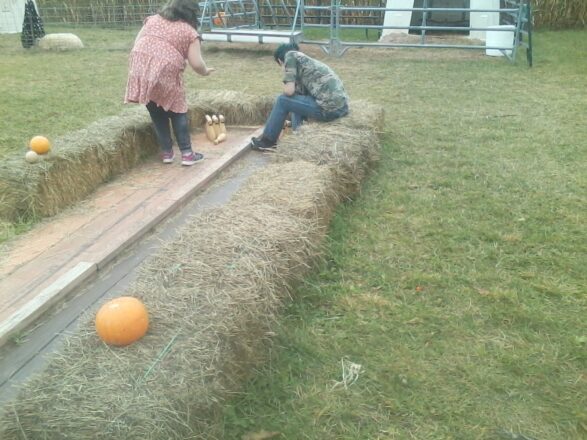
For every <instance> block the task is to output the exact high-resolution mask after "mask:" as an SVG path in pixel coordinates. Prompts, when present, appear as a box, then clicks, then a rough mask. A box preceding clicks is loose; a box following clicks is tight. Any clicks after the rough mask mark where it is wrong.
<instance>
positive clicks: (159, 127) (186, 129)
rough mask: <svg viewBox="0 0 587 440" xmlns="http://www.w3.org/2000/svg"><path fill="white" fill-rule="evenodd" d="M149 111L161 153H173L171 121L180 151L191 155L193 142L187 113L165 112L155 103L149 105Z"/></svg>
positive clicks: (151, 102)
mask: <svg viewBox="0 0 587 440" xmlns="http://www.w3.org/2000/svg"><path fill="white" fill-rule="evenodd" d="M147 110H149V114H150V115H151V120H152V121H153V125H154V126H155V133H156V134H157V140H158V141H159V146H160V147H161V151H163V152H171V150H172V148H173V140H172V139H171V130H170V128H169V121H171V126H172V127H173V133H174V134H175V139H176V140H177V144H178V145H179V149H180V150H181V152H182V153H191V151H192V140H191V137H190V123H189V121H188V115H187V113H174V112H172V111H168V110H164V109H163V107H159V106H158V105H157V104H155V103H154V102H153V101H150V102H149V103H148V104H147Z"/></svg>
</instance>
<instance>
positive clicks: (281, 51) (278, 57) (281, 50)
mask: <svg viewBox="0 0 587 440" xmlns="http://www.w3.org/2000/svg"><path fill="white" fill-rule="evenodd" d="M292 50H296V51H297V50H300V47H299V46H298V45H297V44H296V43H285V44H281V45H280V46H279V47H278V48H277V49H275V52H273V58H275V62H276V63H277V64H279V62H280V61H281V62H282V63H283V60H284V59H285V54H286V53H288V52H290V51H292Z"/></svg>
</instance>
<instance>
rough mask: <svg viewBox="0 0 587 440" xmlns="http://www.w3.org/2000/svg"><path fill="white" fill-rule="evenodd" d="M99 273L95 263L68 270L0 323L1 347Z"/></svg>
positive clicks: (82, 262) (86, 263)
mask: <svg viewBox="0 0 587 440" xmlns="http://www.w3.org/2000/svg"><path fill="white" fill-rule="evenodd" d="M96 271H97V266H96V264H95V263H91V262H87V261H81V262H79V263H77V264H76V265H75V266H74V267H73V268H71V269H69V270H67V272H65V273H64V274H63V275H61V276H60V277H59V278H58V279H57V280H56V281H55V282H53V283H52V284H51V285H50V286H49V287H47V288H45V289H43V290H42V291H41V292H40V293H39V294H38V295H36V296H35V297H34V298H33V299H32V300H30V301H29V302H28V303H26V304H25V305H24V306H22V307H21V308H20V309H18V310H17V311H16V312H14V313H13V314H12V315H11V316H10V317H9V318H8V319H7V320H5V321H3V322H0V345H2V344H4V343H5V342H6V341H7V340H8V339H9V338H10V336H11V335H13V334H14V333H16V332H18V331H21V330H23V329H24V328H25V327H26V326H27V325H29V324H30V323H32V322H33V321H34V320H35V319H36V318H37V317H38V316H40V315H41V314H42V313H44V312H45V311H46V310H48V309H49V307H51V306H52V305H53V304H55V303H56V302H57V301H59V300H60V299H62V298H63V297H64V296H65V295H67V294H68V293H69V292H71V291H72V290H73V289H74V288H75V287H77V286H79V284H80V283H82V282H83V281H85V280H86V279H87V278H89V277H90V276H92V275H94V274H95V273H96Z"/></svg>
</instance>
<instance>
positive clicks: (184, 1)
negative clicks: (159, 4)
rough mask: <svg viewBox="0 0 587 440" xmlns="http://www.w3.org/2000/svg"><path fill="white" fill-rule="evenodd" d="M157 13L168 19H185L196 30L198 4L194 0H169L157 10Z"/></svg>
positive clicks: (198, 13) (198, 12)
mask: <svg viewBox="0 0 587 440" xmlns="http://www.w3.org/2000/svg"><path fill="white" fill-rule="evenodd" d="M159 15H160V16H161V17H163V18H165V19H167V20H169V21H178V20H182V21H185V22H186V23H187V24H189V25H190V26H192V27H193V28H194V29H196V30H198V16H199V15H200V6H199V5H198V2H197V1H194V0H169V1H168V2H167V3H166V4H165V6H163V8H161V10H160V11H159Z"/></svg>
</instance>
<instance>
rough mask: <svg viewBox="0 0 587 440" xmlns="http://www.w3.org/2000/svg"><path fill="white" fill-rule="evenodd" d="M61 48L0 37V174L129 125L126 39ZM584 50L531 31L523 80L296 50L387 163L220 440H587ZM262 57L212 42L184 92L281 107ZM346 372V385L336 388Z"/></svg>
mask: <svg viewBox="0 0 587 440" xmlns="http://www.w3.org/2000/svg"><path fill="white" fill-rule="evenodd" d="M76 34H78V35H79V36H80V37H81V38H82V40H83V41H84V43H85V44H86V49H85V50H83V51H81V52H75V53H41V52H38V51H35V50H32V51H25V50H23V49H22V48H20V42H19V40H18V37H17V36H0V77H2V81H1V82H0V108H2V110H3V115H4V116H3V118H1V119H0V157H2V155H12V154H23V152H24V149H25V147H26V143H27V141H28V139H29V138H30V137H31V136H33V135H35V134H45V135H46V136H48V137H50V138H55V137H57V136H59V135H62V134H64V133H66V132H67V131H70V130H74V129H78V128H81V127H83V126H84V125H86V124H87V123H89V122H91V121H94V120H96V119H99V118H101V117H104V116H108V115H113V114H117V113H119V112H121V111H124V105H123V104H122V96H123V92H124V86H125V81H126V60H127V55H128V50H129V49H130V46H131V44H132V40H133V38H134V32H126V31H95V30H91V31H83V30H80V31H76ZM586 38H587V31H567V32H544V33H537V34H536V35H535V54H534V60H535V66H534V67H533V68H531V69H529V68H528V67H527V66H526V64H525V60H524V59H523V57H520V61H519V62H518V63H517V64H510V63H508V62H507V61H505V60H503V59H495V58H490V57H485V56H484V55H483V54H482V53H480V52H464V51H451V50H437V51H424V50H406V49H386V50H384V49H378V50H377V49H369V50H367V49H351V50H349V51H348V52H347V53H346V54H345V56H344V57H342V58H338V59H335V58H327V57H326V56H325V55H324V54H322V53H321V52H320V51H319V49H317V48H315V47H310V48H308V51H309V52H310V53H311V54H312V55H314V56H316V57H318V58H321V59H323V60H325V61H326V62H327V63H328V64H330V65H331V66H332V67H333V68H334V69H335V70H336V71H337V72H339V73H340V75H341V77H342V78H343V80H344V82H345V84H346V85H347V88H348V91H349V94H350V96H351V98H352V99H357V98H361V99H367V100H370V101H372V102H374V103H378V104H380V105H382V106H384V107H385V109H386V121H387V124H386V130H385V133H383V136H384V150H383V157H382V160H381V162H380V163H379V165H378V167H377V169H376V170H374V171H373V173H372V174H371V176H370V177H369V179H368V181H367V182H365V185H364V188H363V191H362V194H361V195H360V196H359V197H357V199H356V200H354V201H352V202H349V203H346V204H344V205H343V206H341V207H340V209H339V211H338V213H337V216H336V218H335V220H334V221H333V224H332V229H331V233H330V235H329V241H328V243H327V249H326V259H325V262H324V263H323V264H322V265H321V266H320V267H319V268H317V270H316V271H315V273H314V274H313V276H311V277H310V278H308V279H307V280H306V282H305V283H304V284H303V285H302V286H299V288H298V289H297V290H296V292H295V297H294V301H293V302H292V303H291V304H290V305H289V306H288V307H287V309H286V311H285V316H284V319H283V321H282V322H281V324H280V327H279V328H278V329H277V336H276V338H275V344H274V345H273V348H272V352H271V356H270V359H269V361H268V363H267V365H266V366H265V367H264V368H262V369H260V370H259V371H257V372H255V374H254V377H253V379H252V380H251V381H250V382H249V383H248V384H247V385H246V387H245V389H244V390H243V393H242V394H241V395H239V396H235V399H234V401H232V402H230V403H229V404H228V406H227V409H226V412H225V414H224V427H225V432H226V435H225V438H226V439H238V438H240V437H241V436H242V435H243V434H245V433H249V432H256V431H261V430H267V431H276V432H281V433H282V434H283V436H282V437H281V438H287V439H296V440H298V439H315V440H319V439H320V440H324V439H348V440H358V439H360V440H362V439H418V440H428V439H432V440H437V439H438V440H440V439H463V440H472V439H510V440H512V439H518V440H527V439H536V440H559V439H560V440H579V439H585V438H587V324H586V316H587V313H586V312H587V308H586V298H585V293H586V286H587V279H586V278H587V276H586V274H587V271H586V270H585V267H586V257H585V256H586V251H587V241H586V228H585V223H586V218H587V216H586V214H587V212H586V206H587V203H586V202H587V200H586V194H587V172H586V169H585V168H586V166H585V164H586V163H587V157H586V156H587V154H586V151H587V148H586V145H587V141H586V139H587V124H586V123H585V112H586V109H587V93H586V92H585V90H586V89H587V88H586V86H587V76H586V74H585V72H587V57H585V45H584V42H585V40H586ZM272 49H273V47H272V46H269V45H268V46H238V45H234V46H230V45H214V44H207V45H206V49H205V58H206V60H207V62H208V64H209V65H210V66H212V67H216V68H217V69H218V72H216V73H215V74H214V75H213V76H211V77H208V78H202V77H198V76H196V75H186V77H187V78H186V84H187V87H188V88H190V89H211V88H218V89H231V90H233V89H236V90H242V91H245V92H249V93H253V94H270V95H274V94H277V93H279V91H280V89H281V84H280V71H279V69H278V68H277V66H276V65H275V63H274V62H273V61H272V56H271V51H272ZM520 55H523V54H520ZM26 227H27V225H26V224H25V225H8V224H5V225H4V227H3V228H2V229H0V231H2V234H3V237H4V239H5V238H7V237H10V236H12V235H14V234H15V233H18V231H19V230H20V229H22V228H26ZM348 362H352V363H354V364H359V365H360V366H361V372H360V373H359V374H358V378H357V379H356V382H354V383H353V384H351V385H349V386H347V387H345V386H344V385H343V384H340V381H341V380H342V373H343V369H342V365H343V364H344V365H345V366H346V367H348V365H350V364H348ZM337 382H339V383H338V384H337ZM517 434H519V435H520V436H518V437H516V435H517Z"/></svg>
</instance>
